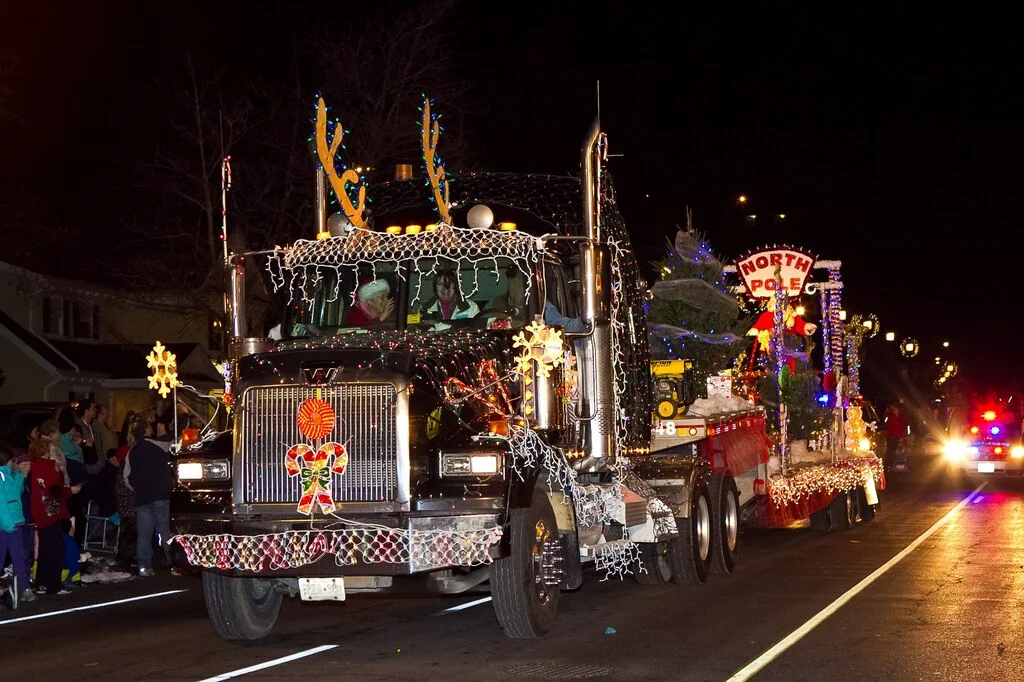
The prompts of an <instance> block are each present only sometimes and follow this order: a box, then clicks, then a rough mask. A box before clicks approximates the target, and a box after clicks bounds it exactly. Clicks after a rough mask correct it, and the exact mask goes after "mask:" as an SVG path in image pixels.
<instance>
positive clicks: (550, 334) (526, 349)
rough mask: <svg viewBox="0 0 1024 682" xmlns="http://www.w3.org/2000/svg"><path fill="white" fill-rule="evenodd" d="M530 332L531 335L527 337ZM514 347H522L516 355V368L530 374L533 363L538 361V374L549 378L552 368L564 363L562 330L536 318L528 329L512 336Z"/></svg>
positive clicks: (522, 372)
mask: <svg viewBox="0 0 1024 682" xmlns="http://www.w3.org/2000/svg"><path fill="white" fill-rule="evenodd" d="M527 333H529V337H527ZM512 347H513V348H522V349H523V350H522V352H520V354H519V355H518V356H517V357H516V370H517V371H519V372H520V373H521V374H523V375H524V376H525V375H527V374H529V373H530V371H531V369H532V363H533V362H534V361H536V362H537V376H538V377H544V378H547V377H549V376H551V370H552V369H554V368H555V367H557V366H559V365H560V364H562V362H563V360H564V356H563V354H562V332H560V331H559V330H557V329H555V328H554V327H549V326H547V325H545V324H544V323H543V322H541V321H540V320H534V321H533V322H531V323H530V324H529V325H528V326H527V327H526V329H524V330H523V331H521V332H519V333H518V334H516V335H515V336H513V337H512Z"/></svg>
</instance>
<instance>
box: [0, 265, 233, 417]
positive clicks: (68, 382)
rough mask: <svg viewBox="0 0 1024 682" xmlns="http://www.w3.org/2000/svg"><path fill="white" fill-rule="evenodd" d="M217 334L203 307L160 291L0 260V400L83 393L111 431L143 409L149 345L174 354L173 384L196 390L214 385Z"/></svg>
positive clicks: (149, 394) (219, 381) (217, 380)
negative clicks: (104, 411)
mask: <svg viewBox="0 0 1024 682" xmlns="http://www.w3.org/2000/svg"><path fill="white" fill-rule="evenodd" d="M222 332H223V330H222V329H221V322H220V320H219V319H218V318H215V317H214V316H212V315H210V314H209V313H208V311H207V310H206V309H205V308H203V307H196V306H195V305H194V304H191V303H190V302H188V301H186V300H184V299H182V298H176V297H174V296H169V295H161V294H156V295H154V294H148V293H147V294H133V293H129V292H126V291H119V290H116V289H112V288H108V287H104V286H102V285H97V284H92V283H86V282H81V281H75V280H69V279H62V278H58V277H51V276H48V275H42V274H39V273H36V272H32V271H30V270H26V269H24V268H20V267H18V266H15V265H11V264H9V263H3V262H0V370H2V372H3V375H2V376H3V383H2V385H0V404H9V403H21V402H37V401H65V400H69V401H75V400H78V399H81V398H85V397H90V398H92V399H93V400H95V401H97V402H99V403H102V404H105V405H107V406H108V407H110V409H111V414H112V417H113V419H112V420H111V425H112V426H115V427H119V426H120V420H121V419H122V418H123V417H124V415H125V414H126V413H127V411H128V410H146V409H148V407H150V406H152V405H153V404H154V402H155V399H156V397H157V395H156V392H155V391H153V390H151V389H149V388H148V377H149V374H150V372H151V370H150V369H149V368H148V367H147V363H146V356H147V355H148V354H149V352H150V351H151V350H152V348H153V345H154V344H155V342H156V341H157V340H159V341H162V342H163V344H164V345H165V346H166V347H167V349H168V350H170V351H171V352H172V353H174V354H175V355H176V356H177V363H178V375H179V378H180V379H181V381H182V382H184V383H186V384H189V385H191V386H193V387H195V388H196V389H197V390H198V391H200V392H202V393H208V392H210V391H215V390H217V389H222V388H223V383H224V382H223V378H222V377H221V375H220V373H219V372H218V370H217V368H216V366H215V365H214V361H213V359H212V358H220V357H221V355H222V344H223V338H224V337H223V333H222Z"/></svg>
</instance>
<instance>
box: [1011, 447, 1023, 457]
mask: <svg viewBox="0 0 1024 682" xmlns="http://www.w3.org/2000/svg"><path fill="white" fill-rule="evenodd" d="M1010 457H1013V458H1014V459H1020V458H1021V457H1024V447H1022V446H1020V445H1014V446H1013V447H1012V448H1011V449H1010Z"/></svg>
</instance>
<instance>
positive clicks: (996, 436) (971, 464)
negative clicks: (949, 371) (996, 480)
mask: <svg viewBox="0 0 1024 682" xmlns="http://www.w3.org/2000/svg"><path fill="white" fill-rule="evenodd" d="M966 416H967V419H966V422H967V423H966V425H963V424H961V425H958V426H957V427H955V428H951V429H950V430H949V432H948V433H949V438H948V440H947V441H946V443H945V445H944V447H943V454H944V456H945V458H946V464H947V467H948V470H949V471H950V473H953V474H959V475H962V476H971V477H976V476H982V477H984V476H1024V442H1022V441H1021V423H1020V417H1019V416H1017V415H1015V414H1014V413H1012V412H1010V411H1008V410H1005V409H1000V406H998V405H997V406H992V407H987V408H983V409H975V410H970V411H968V413H967V415H966Z"/></svg>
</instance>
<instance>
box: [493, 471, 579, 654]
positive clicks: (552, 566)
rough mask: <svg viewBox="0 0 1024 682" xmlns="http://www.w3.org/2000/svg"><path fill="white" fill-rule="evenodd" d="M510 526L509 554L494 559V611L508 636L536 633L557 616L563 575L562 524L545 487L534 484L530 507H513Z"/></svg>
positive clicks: (545, 629)
mask: <svg viewBox="0 0 1024 682" xmlns="http://www.w3.org/2000/svg"><path fill="white" fill-rule="evenodd" d="M508 527H509V535H510V538H509V543H510V551H509V555H508V556H507V557H504V558H502V559H498V560H497V561H495V562H494V563H493V564H491V602H492V603H493V605H494V615H495V616H496V617H497V619H498V624H499V625H501V629H502V630H504V631H505V636H506V637H508V638H510V639H534V638H537V637H540V636H542V635H544V634H545V633H547V631H548V630H550V629H551V626H552V625H553V624H554V622H555V613H556V612H557V611H558V597H559V596H560V594H561V592H560V591H559V589H558V585H559V583H560V582H561V579H562V577H561V574H560V571H559V570H558V568H557V565H556V559H557V558H558V557H559V549H560V547H561V543H560V542H559V539H558V526H557V523H556V521H555V512H554V511H553V510H552V509H551V502H550V500H548V496H547V495H546V494H545V493H544V491H543V490H541V489H540V488H535V489H534V491H533V503H532V504H531V505H530V507H529V508H526V509H523V508H516V509H512V511H511V514H510V517H509V524H508Z"/></svg>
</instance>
